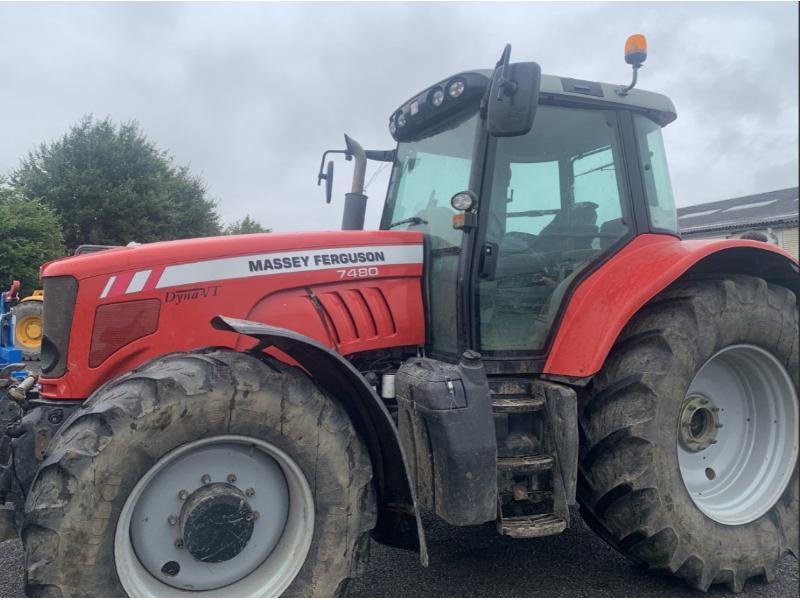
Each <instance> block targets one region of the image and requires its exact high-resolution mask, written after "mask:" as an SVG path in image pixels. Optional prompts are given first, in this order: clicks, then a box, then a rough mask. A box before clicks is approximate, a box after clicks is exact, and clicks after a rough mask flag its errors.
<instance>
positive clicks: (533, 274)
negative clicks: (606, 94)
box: [474, 105, 634, 369]
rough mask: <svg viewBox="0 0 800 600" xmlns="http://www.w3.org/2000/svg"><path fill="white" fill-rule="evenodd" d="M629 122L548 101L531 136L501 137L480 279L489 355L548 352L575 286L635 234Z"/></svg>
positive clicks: (485, 218)
mask: <svg viewBox="0 0 800 600" xmlns="http://www.w3.org/2000/svg"><path fill="white" fill-rule="evenodd" d="M629 118H630V115H628V114H626V113H624V112H620V111H616V110H609V109H599V108H577V107H565V106H556V105H542V106H540V107H539V108H538V111H537V113H536V120H535V122H534V125H533V128H532V129H531V131H530V132H529V133H528V134H526V135H523V136H519V137H511V138H498V139H496V140H495V141H494V142H493V144H492V146H493V147H492V148H491V149H490V151H489V157H490V160H489V162H488V165H487V177H486V178H485V182H484V187H483V189H482V194H481V230H482V234H483V238H482V241H481V243H480V244H479V246H480V247H479V250H478V251H479V253H480V258H479V260H478V265H477V271H476V273H475V276H474V281H475V286H474V291H475V304H476V308H477V310H476V311H475V312H476V315H475V317H476V319H477V327H476V328H475V335H476V337H477V346H478V348H479V350H480V352H481V353H482V354H483V355H484V357H485V358H486V359H489V360H491V359H492V358H493V357H494V358H497V359H500V358H502V359H504V360H508V359H509V358H511V357H517V358H521V359H537V358H543V357H544V356H545V355H546V350H547V346H548V343H549V340H550V337H551V333H552V332H553V329H554V327H555V326H556V324H557V321H558V317H559V314H560V311H561V309H562V307H563V306H564V304H565V300H566V299H568V298H569V294H570V291H571V289H573V287H574V284H576V283H577V282H578V281H579V280H580V278H581V277H582V276H583V275H584V274H585V273H586V272H588V271H589V270H591V268H592V267H593V266H594V265H596V264H599V262H600V261H602V260H603V258H604V257H605V256H608V255H609V254H611V253H613V252H614V250H615V249H617V248H619V247H621V246H622V245H623V244H624V243H625V242H626V241H627V240H629V239H630V238H631V237H632V236H633V233H634V226H633V211H632V208H631V202H630V194H629V189H630V185H629V182H628V181H627V178H626V173H627V170H626V168H625V161H626V158H625V154H624V152H623V135H622V131H621V129H622V128H621V125H620V123H621V122H622V120H623V119H629ZM533 368H534V369H535V367H533Z"/></svg>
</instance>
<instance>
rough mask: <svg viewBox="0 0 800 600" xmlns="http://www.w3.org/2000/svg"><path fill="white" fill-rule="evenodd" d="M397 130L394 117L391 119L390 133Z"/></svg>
mask: <svg viewBox="0 0 800 600" xmlns="http://www.w3.org/2000/svg"><path fill="white" fill-rule="evenodd" d="M395 131H397V125H395V124H394V119H389V133H391V134H392V135H394V132H395Z"/></svg>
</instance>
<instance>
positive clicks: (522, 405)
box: [492, 397, 544, 413]
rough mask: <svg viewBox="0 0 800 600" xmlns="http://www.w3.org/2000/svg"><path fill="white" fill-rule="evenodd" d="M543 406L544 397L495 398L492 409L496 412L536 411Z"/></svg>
mask: <svg viewBox="0 0 800 600" xmlns="http://www.w3.org/2000/svg"><path fill="white" fill-rule="evenodd" d="M543 408H544V398H531V397H527V398H496V399H495V400H493V401H492V410H493V411H494V412H496V413H526V412H536V411H537V410H542V409H543Z"/></svg>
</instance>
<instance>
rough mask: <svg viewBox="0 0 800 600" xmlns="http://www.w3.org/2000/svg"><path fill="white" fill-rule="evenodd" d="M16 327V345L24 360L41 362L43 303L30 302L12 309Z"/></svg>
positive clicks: (22, 303)
mask: <svg viewBox="0 0 800 600" xmlns="http://www.w3.org/2000/svg"><path fill="white" fill-rule="evenodd" d="M11 312H12V314H13V315H14V318H15V319H16V326H15V328H14V345H15V346H16V347H17V348H19V349H20V351H21V352H22V358H23V359H24V360H39V356H40V355H41V349H42V302H40V301H38V300H28V301H27V302H21V303H20V304H17V305H16V306H15V307H14V308H12V309H11Z"/></svg>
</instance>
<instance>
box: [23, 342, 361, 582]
mask: <svg viewBox="0 0 800 600" xmlns="http://www.w3.org/2000/svg"><path fill="white" fill-rule="evenodd" d="M248 440H251V441H250V442H248ZM238 443H244V444H245V447H246V448H250V450H249V453H250V455H254V454H255V455H258V453H259V452H260V451H262V450H263V452H264V453H265V456H266V458H263V457H262V458H260V459H258V460H261V461H262V462H267V463H269V462H270V461H271V459H275V463H276V464H277V467H270V468H272V469H273V471H275V469H276V468H277V472H278V473H280V471H281V470H282V471H283V475H284V477H285V480H286V482H287V483H288V486H289V487H288V490H289V495H288V496H287V497H288V498H295V497H296V496H297V495H295V496H292V493H293V492H292V490H293V489H295V488H296V489H298V490H300V492H301V493H300V496H299V497H301V498H306V499H308V501H309V502H310V504H311V506H308V505H303V506H302V510H300V511H299V512H298V513H297V514H300V515H301V516H302V515H303V514H306V515H307V516H308V511H309V510H310V511H311V518H312V520H311V523H312V526H310V527H307V528H306V531H308V534H307V536H308V537H307V538H306V539H307V543H305V546H303V544H299V545H297V546H292V548H295V550H292V551H291V554H290V558H289V559H288V560H287V561H285V562H284V563H283V564H284V566H283V567H280V566H279V567H278V571H275V572H276V573H277V575H275V574H272V573H270V574H269V577H270V578H271V580H273V581H276V582H278V583H275V584H274V585H273V587H268V586H265V585H264V584H263V578H262V577H261V573H262V571H261V569H262V567H261V566H259V567H256V569H255V570H254V571H250V572H249V573H250V574H251V575H254V577H250V576H249V575H243V576H241V578H240V579H238V580H237V581H236V582H234V583H231V584H225V585H220V586H217V585H215V584H214V582H215V581H216V580H213V577H215V576H216V575H213V573H212V575H211V577H212V580H211V581H212V583H211V584H209V583H208V582H207V583H206V588H205V589H206V590H208V591H207V592H205V595H208V594H211V595H213V596H224V595H236V596H242V595H250V594H252V595H281V594H282V595H286V596H333V595H335V594H336V593H337V592H338V591H340V590H341V589H342V587H343V586H344V584H345V583H346V581H347V579H348V578H350V577H352V576H354V575H355V574H357V572H358V569H359V567H360V566H361V565H362V563H363V561H364V560H365V557H366V552H367V549H368V543H369V534H370V531H371V530H372V528H373V527H374V524H375V520H376V506H375V497H374V491H373V488H372V482H371V479H372V468H371V463H370V457H369V454H368V453H367V450H366V448H365V446H364V444H363V443H362V441H361V440H360V439H359V437H358V435H357V434H356V432H355V430H354V428H353V426H352V424H351V423H350V420H349V418H348V416H347V413H346V412H345V410H344V408H343V407H342V406H341V405H340V404H339V403H338V402H336V401H335V400H334V399H332V398H330V397H329V396H328V395H327V394H325V393H324V392H322V391H321V390H320V389H319V388H317V387H316V386H315V385H314V384H313V382H312V381H311V380H310V379H309V378H308V377H307V376H306V375H305V373H303V372H302V371H301V370H300V369H297V368H295V367H289V366H287V365H285V364H283V363H280V362H278V361H275V360H273V359H271V358H266V357H264V358H263V359H261V358H256V357H253V356H250V355H247V354H241V353H237V352H233V351H229V350H205V351H200V352H196V353H191V354H172V355H167V356H164V357H161V358H158V359H155V360H153V361H151V362H149V363H147V364H145V365H144V366H142V367H141V368H139V369H137V370H136V371H133V372H131V373H129V374H127V375H124V376H122V377H120V378H118V379H116V380H113V381H111V382H109V383H108V384H107V385H105V386H103V387H102V388H100V389H99V390H98V391H97V392H95V393H94V394H93V395H92V397H91V398H90V399H89V400H88V401H87V402H86V403H85V405H84V406H83V407H82V408H81V409H80V410H79V411H77V413H76V414H74V415H73V416H72V417H71V418H70V419H69V420H68V421H67V422H66V423H65V424H64V426H63V427H62V428H61V429H60V430H59V432H58V434H57V435H56V436H55V438H54V439H53V441H52V442H51V444H50V446H49V448H48V451H47V455H46V457H45V459H44V461H43V462H42V465H41V467H40V470H39V472H38V473H37V475H36V478H35V479H34V482H33V484H32V486H31V490H30V493H29V495H28V498H27V502H26V507H25V511H26V516H25V525H24V528H23V541H24V544H25V551H26V567H27V573H26V574H27V587H26V589H27V593H28V595H29V596H124V595H131V594H133V593H135V594H139V595H142V594H143V591H142V590H144V593H146V594H148V595H149V594H150V593H151V590H152V593H154V594H158V595H187V596H191V595H196V594H197V592H194V591H192V590H190V589H187V587H186V586H187V585H193V584H192V583H189V584H186V583H185V582H184V583H182V584H181V586H182V587H181V586H178V585H177V584H176V585H175V586H174V587H167V588H166V590H167V591H164V590H161V591H160V592H159V590H160V589H161V588H163V587H164V586H165V584H164V583H163V582H164V580H165V577H167V576H174V573H171V572H168V571H169V569H170V568H171V569H173V570H177V569H178V567H179V566H180V564H179V563H181V564H182V565H183V568H184V575H185V574H186V570H188V569H190V568H192V569H194V568H198V567H199V568H201V569H202V568H204V567H206V566H207V567H208V568H209V569H210V571H209V572H220V573H223V574H225V577H227V578H229V579H230V577H231V571H230V570H228V571H227V573H226V569H237V568H239V567H237V566H236V560H237V558H238V559H242V558H241V557H243V556H245V552H246V551H249V550H250V549H249V548H248V547H247V545H250V546H251V547H252V545H253V544H255V546H256V547H258V546H259V545H260V546H262V547H263V546H264V545H265V544H266V542H264V537H263V536H257V535H253V537H252V538H248V539H247V541H246V544H247V545H245V546H244V547H243V549H242V548H238V547H237V550H236V551H235V552H239V553H240V554H235V555H234V556H233V558H224V557H220V556H218V557H216V559H215V561H205V559H204V560H194V562H192V561H193V556H194V557H196V556H197V554H196V553H195V550H194V549H192V548H190V544H189V542H188V539H187V541H186V543H185V547H184V543H183V542H182V541H181V542H180V545H177V544H178V541H177V540H179V539H182V538H181V535H180V534H185V532H187V531H188V529H186V527H188V522H189V521H188V519H187V520H184V514H185V513H184V507H186V506H199V504H191V502H192V498H195V496H196V492H192V491H191V490H192V489H194V487H197V488H198V490H200V488H201V486H202V484H201V481H200V480H201V478H202V479H203V481H202V483H206V484H208V479H207V478H206V477H205V475H203V476H201V475H200V473H198V474H196V477H195V474H193V475H192V478H191V481H192V482H194V481H195V479H197V481H196V483H192V484H191V485H188V486H187V485H185V484H184V485H179V484H178V483H177V482H176V481H175V479H176V476H180V475H181V474H182V473H181V469H182V468H183V467H182V466H181V465H180V464H179V466H178V470H177V471H176V470H174V468H173V467H169V466H168V465H170V464H172V463H169V461H170V460H173V459H172V458H171V457H175V456H178V457H180V456H183V455H185V454H186V453H187V452H188V451H189V450H192V449H194V448H196V447H197V448H200V450H201V451H204V452H212V453H215V452H216V455H215V456H216V458H214V459H213V460H223V465H222V466H220V467H218V468H217V471H220V473H215V472H214V470H213V469H214V467H213V464H214V463H213V460H212V459H211V458H209V455H208V454H206V455H204V459H203V460H204V464H205V465H210V466H203V467H202V469H201V472H204V471H205V470H208V472H209V473H212V474H213V477H211V478H210V479H211V484H213V485H215V486H222V488H225V489H227V490H228V492H224V494H228V495H227V496H224V497H225V498H226V502H228V503H229V504H230V501H231V499H233V500H234V501H235V502H237V503H239V502H240V501H241V502H240V505H244V506H247V507H248V508H247V510H248V513H247V515H249V516H248V517H247V519H246V520H247V521H251V520H252V519H253V518H255V519H256V520H258V519H259V518H260V519H261V523H264V522H265V520H267V519H270V518H273V517H272V516H271V513H272V512H274V510H273V507H274V506H275V505H274V504H266V505H264V506H263V507H261V513H263V514H260V515H259V514H256V513H255V512H253V509H254V508H256V507H257V506H256V501H257V500H259V499H260V497H261V496H263V494H262V491H266V492H270V488H269V486H268V484H266V483H264V482H263V481H264V480H263V479H258V480H257V481H259V483H260V485H261V486H262V487H261V488H259V487H258V485H254V486H253V487H255V488H256V490H255V491H252V490H249V489H248V490H247V493H246V494H245V489H244V488H245V484H244V479H245V478H244V477H243V475H244V473H243V470H245V466H244V465H243V463H244V462H245V460H244V459H243V458H242V456H241V455H239V454H236V453H237V452H239V450H238V449H237V448H238V447H236V446H235V444H238ZM215 444H216V446H215ZM219 444H222V446H219ZM232 444H233V446H232V447H233V450H230V448H229V446H231V445H232ZM220 448H221V450H220ZM187 449H189V450H187ZM226 451H230V452H231V453H232V454H231V455H232V456H234V459H233V460H231V461H230V462H231V464H230V465H229V464H228V463H224V452H226ZM220 452H222V454H220ZM182 453H183V454H182ZM220 456H222V457H223V458H222V459H220ZM259 456H260V455H259ZM280 457H285V460H284V459H282V458H280ZM175 460H177V459H175ZM165 461H167V462H165ZM181 464H182V463H181ZM159 465H167V466H165V467H163V468H165V469H166V468H173V470H172V471H170V472H168V473H167V475H168V477H166V479H164V478H162V479H161V480H160V481H162V482H163V481H166V482H167V483H166V485H164V484H160V485H161V487H160V488H159V487H158V485H157V484H156V483H152V482H153V481H159V480H158V479H154V477H156V475H154V473H157V471H158V468H159ZM291 469H294V474H292V473H290V470H291ZM226 472H230V473H231V474H232V475H233V476H231V475H227V481H226V475H225V473H226ZM235 473H239V481H237V478H236V475H235ZM254 473H255V474H256V475H257V474H258V471H254V472H251V473H250V474H249V477H250V478H251V479H253V477H254ZM173 481H175V483H174V484H173ZM275 481H279V480H275ZM216 482H219V483H216ZM228 484H229V485H228ZM237 485H241V486H242V489H241V490H238V489H234V488H236V486H237ZM148 486H155V487H153V488H152V489H153V490H154V491H152V492H148V491H147V490H149V489H151V488H150V487H148ZM170 486H171V487H170ZM192 486H194V487H192ZM264 486H267V487H266V489H265V488H264ZM293 486H294V487H293ZM173 487H174V488H176V489H175V490H173V489H172V488H173ZM178 487H189V488H190V489H189V493H190V494H191V495H189V500H187V501H185V502H184V504H183V505H181V504H179V503H178V504H177V506H178V510H173V509H170V510H169V511H168V512H165V513H164V514H160V513H161V512H164V511H163V510H162V509H161V508H160V507H162V506H164V505H167V504H169V503H175V502H176V497H177V496H179V495H180V494H181V492H183V491H184V490H180V491H179V490H178V489H177V488H178ZM273 487H274V486H273ZM215 489H216V490H219V489H220V488H219V487H217V488H215ZM303 489H308V490H310V492H309V493H308V494H307V495H303V493H302V490H303ZM142 490H145V491H142ZM161 490H163V491H161ZM231 490H232V491H231ZM145 494H151V495H150V496H147V498H148V499H152V502H151V504H150V505H149V506H151V507H152V506H155V507H156V508H155V509H153V508H151V509H149V510H151V511H154V513H152V514H156V515H157V518H156V517H154V521H157V522H158V523H159V524H161V523H162V521H163V525H161V528H162V529H163V530H165V531H169V532H170V533H169V535H173V533H172V532H178V535H173V537H175V538H176V541H175V542H174V544H175V545H176V548H178V550H176V548H172V547H171V544H172V543H173V542H172V538H170V539H169V540H168V541H169V542H170V543H168V544H164V543H160V544H159V545H158V547H154V546H153V544H154V543H155V542H154V540H155V538H157V537H158V536H157V535H156V534H151V535H150V537H148V538H147V541H146V543H145V545H144V546H143V547H141V548H140V547H138V546H136V543H137V542H136V540H137V538H136V535H135V534H134V531H135V527H140V525H137V523H141V522H145V521H147V519H146V518H145V519H143V518H136V515H137V513H135V512H133V513H132V511H133V510H135V509H133V508H131V503H130V502H126V501H127V500H128V499H129V498H131V499H133V500H132V501H136V502H138V500H136V499H137V498H140V497H142V498H144V497H145ZM153 494H155V495H153ZM159 494H161V495H159ZM224 494H223V495H224ZM253 496H254V497H253ZM184 498H185V496H184ZM199 498H200V499H202V498H203V496H199ZM248 499H249V502H250V503H252V507H250V504H247V502H248ZM142 502H143V505H144V501H142ZM143 510H144V509H143ZM275 510H277V509H275ZM287 510H289V513H290V514H292V510H294V509H291V508H289V509H287ZM169 512H173V513H174V515H175V516H178V514H180V520H179V522H178V525H177V526H176V525H175V524H174V521H175V519H173V516H172V515H170V517H169V518H167V516H166V515H167V514H169ZM131 514H133V515H134V518H133V519H131ZM146 514H147V515H148V516H149V515H150V514H151V513H146ZM195 514H200V513H195ZM121 515H122V516H121ZM189 515H190V517H191V516H192V515H191V513H189ZM253 515H255V516H253ZM204 518H205V517H204ZM286 518H287V519H288V518H289V517H286ZM168 520H169V521H170V523H167V521H168ZM230 522H233V521H226V522H225V527H227V526H228V525H227V524H228V523H230ZM290 522H291V521H290V520H287V521H286V523H287V524H286V525H285V527H284V526H283V525H281V523H278V524H277V525H276V527H275V531H277V532H278V535H280V536H281V537H280V538H279V539H280V540H283V539H285V536H286V531H289V530H290V525H289V523H290ZM120 523H122V524H123V525H119V524H120ZM201 523H203V524H204V526H205V523H206V521H201ZM214 523H215V525H214V526H217V523H218V522H217V521H215V522H214ZM129 524H130V525H129ZM256 526H258V522H257V523H256ZM281 530H283V531H284V533H280V531H281ZM251 531H254V530H251ZM293 531H294V530H293ZM296 531H299V532H300V533H298V535H299V536H300V538H302V534H303V529H302V527H301V528H300V529H296ZM126 536H127V537H128V538H129V539H130V540H132V541H131V542H130V543H129V545H130V544H132V549H133V551H130V550H126V548H127V547H126V546H124V542H125V538H126ZM184 537H185V536H184ZM234 537H236V536H234ZM115 538H116V540H115ZM138 539H139V542H138V543H139V544H142V541H141V537H140V538H138ZM195 539H196V538H195ZM206 539H208V536H206ZM120 540H122V542H121V541H120ZM115 541H116V546H115ZM162 542H163V540H162ZM280 543H283V542H280ZM121 544H123V545H121ZM148 545H149V546H150V547H148ZM234 545H235V544H234ZM279 547H280V545H277V546H275V548H279ZM156 551H158V552H169V553H174V554H175V558H174V559H173V560H175V561H177V562H175V563H168V562H165V563H164V568H162V569H161V573H155V575H153V570H152V569H148V568H147V567H146V566H145V563H146V560H145V558H142V560H140V561H138V560H137V558H136V557H137V556H142V557H143V556H144V555H145V554H148V553H152V552H156ZM187 551H189V552H191V555H190V554H188V553H187ZM221 551H222V552H223V553H224V552H227V551H228V548H227V547H223V548H222V549H221ZM259 551H260V552H266V553H267V554H266V556H272V554H269V553H270V552H275V550H259ZM260 556H261V555H257V559H258V560H261V558H260ZM303 559H304V560H303ZM161 560H168V559H164V558H163V557H162V555H159V564H160V561H161ZM131 562H134V563H136V565H135V566H136V569H138V570H136V572H135V573H134V575H131V572H132V569H130V568H128V565H129V564H130V563H131ZM267 562H268V561H267V560H266V559H264V560H263V563H262V564H266V563H267ZM170 564H171V565H172V566H171V567H168V565H170ZM239 564H240V565H241V563H239ZM280 569H283V571H281V570H280ZM287 570H288V571H290V573H289V575H285V571H287ZM162 573H163V575H162ZM206 575H208V573H203V576H206ZM237 576H238V575H237ZM157 577H158V578H160V581H157V580H156V578H157ZM148 578H149V579H148ZM259 579H262V583H259V582H258V580H259ZM143 582H144V583H143ZM148 582H149V583H148ZM237 585H238V587H236V586H237ZM148 586H149V587H148ZM159 586H161V588H160V587H159ZM276 586H277V587H276Z"/></svg>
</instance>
